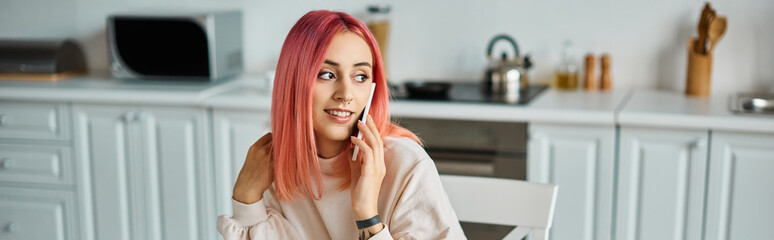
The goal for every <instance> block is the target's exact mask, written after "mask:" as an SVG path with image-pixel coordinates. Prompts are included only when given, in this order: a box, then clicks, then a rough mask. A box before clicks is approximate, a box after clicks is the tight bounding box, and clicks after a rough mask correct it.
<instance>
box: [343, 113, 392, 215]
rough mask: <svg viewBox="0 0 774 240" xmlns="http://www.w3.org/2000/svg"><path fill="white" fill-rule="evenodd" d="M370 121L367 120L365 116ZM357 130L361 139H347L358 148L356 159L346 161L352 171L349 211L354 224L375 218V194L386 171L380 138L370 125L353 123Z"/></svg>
mask: <svg viewBox="0 0 774 240" xmlns="http://www.w3.org/2000/svg"><path fill="white" fill-rule="evenodd" d="M368 119H371V116H368ZM357 128H358V130H359V131H360V132H361V133H363V139H362V140H361V139H357V138H356V137H350V138H351V139H352V143H354V144H355V145H357V146H358V147H360V153H359V154H360V157H358V158H357V160H356V161H354V162H353V161H350V168H351V169H352V190H351V191H350V192H351V194H352V210H353V211H354V214H355V220H364V219H368V218H371V217H373V216H374V215H377V214H379V213H378V211H377V205H378V200H379V190H380V188H381V187H382V180H383V179H384V174H385V172H386V168H385V166H384V143H383V142H382V136H381V135H379V131H378V130H377V129H376V124H374V122H373V121H367V123H366V124H363V123H362V122H361V121H358V122H357Z"/></svg>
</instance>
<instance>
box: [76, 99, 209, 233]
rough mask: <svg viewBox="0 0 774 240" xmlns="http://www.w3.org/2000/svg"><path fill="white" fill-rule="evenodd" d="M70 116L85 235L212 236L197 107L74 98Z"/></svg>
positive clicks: (204, 142)
mask: <svg viewBox="0 0 774 240" xmlns="http://www.w3.org/2000/svg"><path fill="white" fill-rule="evenodd" d="M73 117H74V123H75V126H74V129H75V134H74V135H75V147H76V151H75V152H76V157H77V158H78V159H79V160H80V161H81V162H83V164H81V165H80V166H79V168H81V171H80V172H81V174H80V175H79V176H78V177H79V180H78V181H79V183H80V184H81V189H82V191H81V192H80V193H79V194H80V195H79V200H80V201H82V204H81V205H83V206H90V207H85V208H84V209H82V212H83V215H84V216H87V217H86V219H85V222H86V223H87V224H86V226H85V229H84V231H85V232H88V233H89V239H123V240H129V239H213V238H215V237H216V231H215V227H214V224H215V212H214V195H213V191H212V189H213V186H212V182H213V181H212V162H211V154H210V151H209V149H210V148H209V146H210V137H209V120H208V117H207V112H206V110H205V109H203V108H183V107H180V108H174V107H139V106H126V105H96V104H95V105H86V104H76V105H74V106H73ZM92 235H93V236H92Z"/></svg>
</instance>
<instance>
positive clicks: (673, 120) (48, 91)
mask: <svg viewBox="0 0 774 240" xmlns="http://www.w3.org/2000/svg"><path fill="white" fill-rule="evenodd" d="M267 83H268V80H266V78H264V77H261V76H256V75H246V76H240V77H237V78H235V79H232V80H226V81H222V82H218V83H169V82H166V83H153V82H136V81H135V82H132V81H119V80H114V79H111V78H110V77H109V76H107V75H106V74H103V75H99V74H95V75H90V76H84V77H76V78H71V79H66V80H62V81H60V82H53V83H52V82H23V81H0V99H3V100H33V101H60V102H61V101H66V102H89V103H114V104H147V105H175V106H181V105H182V106H200V107H209V108H213V109H229V110H237V111H253V110H257V111H268V110H269V109H270V107H271V89H270V87H269V86H268V84H267ZM390 111H391V113H392V115H393V116H395V117H413V118H437V119H459V120H483V121H518V122H540V123H555V124H581V125H583V124H585V125H610V126H614V125H616V124H618V125H621V126H624V127H626V126H645V127H648V126H651V127H667V128H689V129H713V130H731V131H756V132H772V133H774V115H763V116H762V115H751V114H735V113H733V112H731V111H729V110H728V96H714V97H712V98H707V99H702V98H690V97H686V96H685V95H684V94H682V93H679V92H668V91H661V90H649V89H632V90H628V91H613V92H584V91H580V90H579V91H559V90H553V89H547V90H545V91H544V92H543V93H541V94H540V95H539V96H537V97H536V98H535V99H533V100H532V102H530V103H529V104H527V105H508V104H497V103H462V102H439V101H421V100H393V101H392V102H391V103H390Z"/></svg>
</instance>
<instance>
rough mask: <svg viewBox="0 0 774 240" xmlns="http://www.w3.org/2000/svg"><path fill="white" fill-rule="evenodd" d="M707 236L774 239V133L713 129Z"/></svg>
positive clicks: (713, 237) (715, 237)
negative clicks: (718, 130) (734, 131)
mask: <svg viewBox="0 0 774 240" xmlns="http://www.w3.org/2000/svg"><path fill="white" fill-rule="evenodd" d="M710 156H711V157H710V170H709V186H708V188H707V218H706V221H707V222H706V228H705V236H706V239H708V240H716V239H774V228H772V226H771V225H772V223H774V187H772V185H774V174H773V173H774V134H768V135H764V134H742V133H727V132H713V133H712V152H711V153H710Z"/></svg>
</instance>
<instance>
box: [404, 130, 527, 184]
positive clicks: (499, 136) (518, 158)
mask: <svg viewBox="0 0 774 240" xmlns="http://www.w3.org/2000/svg"><path fill="white" fill-rule="evenodd" d="M396 121H397V122H398V124H399V125H401V126H403V127H405V128H407V129H409V130H411V131H412V132H414V133H416V134H417V135H418V136H419V137H420V138H421V139H422V140H423V141H424V143H425V150H426V151H427V153H428V154H429V155H430V157H431V158H432V159H433V160H434V161H435V165H436V167H437V168H438V172H439V173H440V174H454V175H466V176H485V177H497V178H509V179H520V180H525V179H526V173H527V171H526V169H527V124H526V123H514V122H484V121H463V120H445V119H420V118H398V119H396Z"/></svg>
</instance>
